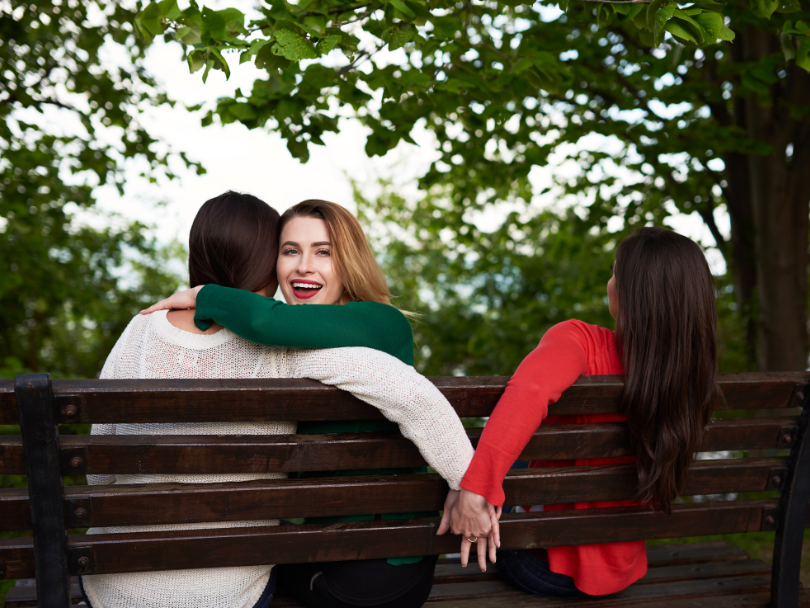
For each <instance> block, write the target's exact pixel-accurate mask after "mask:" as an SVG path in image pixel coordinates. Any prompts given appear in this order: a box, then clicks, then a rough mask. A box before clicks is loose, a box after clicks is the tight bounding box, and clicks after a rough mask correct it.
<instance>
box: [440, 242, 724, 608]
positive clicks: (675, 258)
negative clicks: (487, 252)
mask: <svg viewBox="0 0 810 608" xmlns="http://www.w3.org/2000/svg"><path fill="white" fill-rule="evenodd" d="M607 294H608V302H609V307H610V314H611V315H612V316H613V318H614V319H616V332H615V333H614V332H613V331H611V330H609V329H606V328H603V327H597V326H595V325H588V324H587V323H583V322H581V321H576V320H571V321H565V322H563V323H560V324H558V325H555V326H554V327H552V328H551V329H549V330H548V332H546V334H545V335H544V336H543V339H542V340H541V341H540V344H539V345H538V346H537V348H536V349H535V350H534V351H532V352H531V353H530V354H529V355H528V356H527V357H526V358H525V359H524V360H523V362H522V363H521V364H520V366H519V367H518V369H517V371H516V372H515V374H514V376H512V378H511V380H510V381H509V383H508V385H507V388H506V391H505V392H504V394H503V396H502V397H501V400H500V401H499V403H498V405H497V407H496V408H495V410H494V412H493V413H492V416H491V417H490V419H489V421H488V422H487V425H486V427H485V428H484V432H483V434H482V436H481V439H480V441H479V443H478V447H477V450H476V453H475V457H474V458H473V461H472V463H471V464H470V468H469V469H468V470H467V473H466V474H465V476H464V479H463V481H462V483H461V487H462V489H461V492H460V494H459V495H458V496H454V497H453V501H454V505H453V506H452V508H451V509H450V511H451V513H450V519H451V522H452V528H453V531H454V532H456V533H461V534H463V535H464V538H465V540H462V561H463V562H466V558H465V557H464V555H465V554H466V553H469V549H470V545H469V541H468V540H467V539H468V538H470V536H469V534H470V529H469V528H468V523H467V522H468V521H469V520H470V515H471V514H472V513H474V509H478V508H480V507H481V505H484V504H486V503H487V501H488V502H489V503H491V504H493V505H503V501H504V493H503V488H502V482H503V479H504V477H505V476H506V473H507V471H508V470H509V469H510V467H511V466H512V463H514V462H515V461H516V460H517V459H518V456H519V455H520V453H521V451H522V450H523V448H524V447H525V446H526V444H527V443H528V441H529V439H530V437H531V436H532V434H533V433H534V432H535V430H536V429H537V427H538V426H539V425H540V424H541V422H542V423H543V424H588V423H598V422H618V421H625V420H626V421H627V426H628V428H629V431H630V437H631V441H632V444H633V450H634V452H635V455H634V456H625V457H618V458H581V459H577V460H576V461H569V462H565V461H554V462H543V461H538V462H532V463H530V465H529V466H530V467H548V466H573V465H577V466H585V465H599V464H620V463H630V462H635V464H636V469H637V471H638V479H639V485H638V496H637V499H635V500H629V501H628V500H625V501H596V502H585V503H575V504H573V505H571V504H557V505H544V506H535V507H529V506H526V507H523V508H524V509H526V510H543V509H544V510H547V511H551V510H562V509H590V508H595V507H614V506H625V505H632V504H639V503H641V504H651V505H652V506H653V508H655V509H657V510H660V511H669V510H670V507H671V504H672V501H673V500H674V499H675V498H676V497H677V496H678V493H679V492H680V491H681V489H682V488H683V484H684V480H685V478H686V471H687V468H688V467H689V465H690V463H691V462H692V458H693V454H694V453H695V452H696V451H697V450H698V449H699V446H700V442H701V437H702V435H703V430H704V428H705V426H706V424H707V423H708V421H709V417H710V414H711V411H712V407H713V405H714V403H715V402H716V401H717V400H718V399H721V398H722V397H721V395H720V391H719V388H718V385H717V314H716V310H715V301H714V280H713V278H712V275H711V272H710V271H709V266H708V264H707V263H706V259H705V257H704V255H703V252H702V251H701V249H700V247H698V245H697V244H695V243H694V242H693V241H691V240H689V239H688V238H686V237H683V236H681V235H679V234H676V233H675V232H672V231H671V230H664V229H662V228H642V229H640V230H637V231H635V232H634V233H633V234H632V235H631V236H629V237H628V238H626V239H624V240H623V241H622V242H621V243H620V244H619V246H618V248H617V251H616V261H615V263H614V266H613V276H612V277H611V278H610V280H609V281H608V284H607ZM583 374H589V375H591V374H596V375H602V374H622V375H624V379H625V385H624V390H623V392H622V395H621V409H622V411H623V414H585V415H576V416H547V414H548V406H549V404H551V403H554V402H555V401H556V400H557V399H559V397H560V395H561V394H562V393H563V391H565V390H566V389H567V388H568V387H569V386H571V384H573V383H574V381H575V380H576V379H577V378H578V377H579V376H580V375H583ZM498 569H499V571H500V572H501V574H502V576H503V577H504V578H505V579H506V580H508V581H509V582H511V583H513V584H514V585H515V586H517V587H518V588H520V589H523V590H524V591H527V592H529V593H535V594H538V595H549V596H558V597H565V596H574V595H582V594H587V595H605V594H609V593H615V592H617V591H620V590H622V589H624V588H625V587H627V586H628V585H630V584H631V583H633V582H634V581H637V580H638V579H639V578H641V577H642V576H644V574H645V573H646V572H647V554H646V550H645V545H644V541H635V542H621V543H605V544H595V545H579V546H570V547H549V548H548V549H547V550H546V549H540V550H528V551H501V552H499V554H498Z"/></svg>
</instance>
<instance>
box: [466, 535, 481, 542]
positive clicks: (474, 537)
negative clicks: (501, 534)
mask: <svg viewBox="0 0 810 608" xmlns="http://www.w3.org/2000/svg"><path fill="white" fill-rule="evenodd" d="M467 542H468V543H477V542H478V537H476V536H473V537H472V538H468V539H467Z"/></svg>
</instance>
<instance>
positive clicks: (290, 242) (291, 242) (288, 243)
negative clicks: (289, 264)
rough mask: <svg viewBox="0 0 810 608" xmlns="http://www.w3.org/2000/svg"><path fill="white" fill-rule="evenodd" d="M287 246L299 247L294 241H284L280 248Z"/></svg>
mask: <svg viewBox="0 0 810 608" xmlns="http://www.w3.org/2000/svg"><path fill="white" fill-rule="evenodd" d="M287 245H292V246H293V247H300V245H299V244H298V243H296V242H295V241H284V242H283V243H282V244H281V247H286V246H287ZM281 247H279V249H281Z"/></svg>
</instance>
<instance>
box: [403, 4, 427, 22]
mask: <svg viewBox="0 0 810 608" xmlns="http://www.w3.org/2000/svg"><path fill="white" fill-rule="evenodd" d="M405 4H406V5H408V8H409V9H411V10H412V11H413V13H414V15H416V19H417V20H419V21H423V20H424V19H430V18H431V17H432V16H433V15H431V13H430V10H429V9H428V7H427V5H426V4H425V3H424V2H419V1H417V0H405Z"/></svg>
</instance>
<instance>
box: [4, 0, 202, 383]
mask: <svg viewBox="0 0 810 608" xmlns="http://www.w3.org/2000/svg"><path fill="white" fill-rule="evenodd" d="M137 10H138V8H137V7H130V8H126V7H125V6H124V5H121V4H119V3H117V2H108V1H104V0H99V1H91V2H78V1H76V0H61V1H59V0H57V1H55V2H29V3H25V4H19V3H14V4H12V5H8V4H7V5H5V6H4V7H3V8H0V154H1V155H2V156H1V157H0V328H2V329H0V375H2V376H3V377H11V376H13V375H14V374H15V373H20V372H23V371H40V370H41V371H47V372H50V373H52V374H54V375H56V376H59V375H63V376H64V375H74V376H81V377H92V376H94V375H96V374H97V373H98V371H99V369H100V365H101V363H103V360H104V357H105V356H106V353H107V352H109V350H110V349H111V347H112V345H113V344H114V342H115V340H116V339H117V338H118V335H119V334H120V333H121V331H122V330H123V328H124V326H125V325H126V323H127V322H128V321H129V319H130V318H131V317H132V316H133V315H134V314H135V313H136V312H137V310H139V309H140V308H141V307H142V304H143V303H146V302H149V301H150V300H152V299H153V298H154V297H156V296H157V295H162V294H164V293H166V292H167V291H171V290H173V289H174V288H175V287H176V286H177V285H178V278H177V277H176V276H175V273H174V272H173V271H171V270H168V269H166V268H165V267H164V266H165V264H166V261H167V259H168V258H169V257H172V256H173V255H174V252H173V250H172V248H171V247H170V248H168V249H167V248H164V247H161V246H159V245H158V244H156V243H155V242H154V240H153V239H151V238H150V237H149V236H148V230H147V227H146V226H144V225H143V224H140V223H132V222H124V221H123V220H121V219H120V218H118V219H117V220H114V221H112V222H111V221H109V219H102V218H99V217H98V216H94V209H95V204H96V198H95V188H96V187H98V186H104V185H113V186H115V187H116V188H117V189H118V191H119V192H120V193H122V194H123V190H124V185H125V183H124V167H125V165H126V163H128V162H132V161H134V162H138V163H139V164H140V166H143V167H145V170H144V175H145V176H146V177H147V178H150V179H153V180H155V179H158V177H160V176H161V175H162V176H164V177H167V178H172V177H174V175H173V173H172V172H171V170H170V169H169V159H170V155H169V153H168V152H165V151H162V150H161V146H160V145H159V142H158V141H157V140H156V139H155V138H154V137H152V136H151V135H149V134H148V133H147V132H146V130H145V129H144V128H143V127H142V126H141V125H140V124H139V122H138V120H137V117H138V114H139V113H140V111H141V108H142V107H144V105H159V104H164V103H169V100H168V99H167V98H166V96H165V95H164V94H163V93H161V92H160V91H159V90H158V88H157V87H156V86H155V83H154V82H153V80H152V79H151V78H150V77H149V76H148V75H147V73H146V72H145V70H144V67H143V59H144V52H145V47H144V44H143V42H142V41H141V40H140V39H138V38H137V37H136V36H135V35H134V30H133V26H132V21H133V19H134V16H135V14H136V12H137ZM103 56H105V57H107V59H106V60H103V59H102V57H103ZM111 57H112V58H115V57H120V58H122V59H120V61H119V65H116V64H114V63H113V60H111V59H110V58H111ZM188 164H189V165H192V166H196V165H193V163H188ZM197 169H198V170H201V168H200V167H198V166H197ZM99 225H100V226H102V227H98V226H99Z"/></svg>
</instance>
